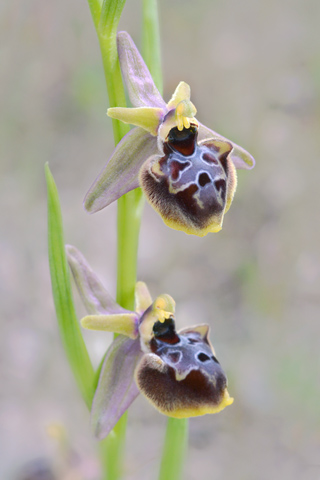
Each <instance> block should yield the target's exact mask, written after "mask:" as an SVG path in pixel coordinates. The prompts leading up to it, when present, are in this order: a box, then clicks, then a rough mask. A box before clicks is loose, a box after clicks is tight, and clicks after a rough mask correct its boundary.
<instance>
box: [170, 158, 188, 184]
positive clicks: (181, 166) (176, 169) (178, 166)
mask: <svg viewBox="0 0 320 480" xmlns="http://www.w3.org/2000/svg"><path fill="white" fill-rule="evenodd" d="M189 165H190V162H184V163H181V162H178V161H177V160H172V162H171V163H170V171H171V178H172V180H173V181H174V182H175V181H176V180H178V178H179V176H180V172H183V170H185V169H186V168H187V167H189Z"/></svg>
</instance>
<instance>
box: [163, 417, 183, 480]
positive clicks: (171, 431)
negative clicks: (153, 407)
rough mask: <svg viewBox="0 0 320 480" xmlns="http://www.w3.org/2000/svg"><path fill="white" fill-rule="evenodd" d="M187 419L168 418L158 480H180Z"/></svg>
mask: <svg viewBox="0 0 320 480" xmlns="http://www.w3.org/2000/svg"><path fill="white" fill-rule="evenodd" d="M187 439H188V419H187V418H182V419H181V418H168V423H167V431H166V438H165V441H164V447H163V454H162V461H161V466H160V473H159V480H180V478H181V477H182V469H183V464H184V459H185V453H186V449H187Z"/></svg>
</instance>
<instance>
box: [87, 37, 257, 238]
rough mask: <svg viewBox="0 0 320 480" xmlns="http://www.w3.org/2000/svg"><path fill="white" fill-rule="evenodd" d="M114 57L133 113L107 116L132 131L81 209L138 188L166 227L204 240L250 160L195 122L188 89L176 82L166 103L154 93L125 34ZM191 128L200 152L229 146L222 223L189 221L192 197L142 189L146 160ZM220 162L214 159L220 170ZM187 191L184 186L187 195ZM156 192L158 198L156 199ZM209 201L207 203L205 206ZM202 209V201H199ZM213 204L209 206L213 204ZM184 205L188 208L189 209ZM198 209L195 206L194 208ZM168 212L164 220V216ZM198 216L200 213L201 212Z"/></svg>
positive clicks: (210, 218)
mask: <svg viewBox="0 0 320 480" xmlns="http://www.w3.org/2000/svg"><path fill="white" fill-rule="evenodd" d="M117 41H118V53H119V60H120V67H121V71H122V76H123V79H124V82H125V84H126V86H127V90H128V93H129V97H130V100H131V103H132V105H133V108H124V107H113V108H109V110H108V112H107V113H108V115H109V116H110V117H112V118H114V119H118V120H120V121H122V122H125V123H129V124H132V125H135V128H134V129H133V130H131V131H130V132H129V133H128V134H127V135H126V136H125V137H124V138H123V139H122V140H121V142H120V143H119V144H118V145H117V147H116V148H115V150H114V152H113V154H112V155H111V157H110V159H109V161H108V163H107V164H106V166H105V167H104V169H103V170H102V172H101V173H100V175H99V176H98V177H97V179H96V180H95V182H94V183H93V185H92V186H91V188H90V190H89V191H88V193H87V195H86V197H85V200H84V207H85V209H86V210H87V211H88V212H89V213H95V212H97V211H99V210H101V209H103V208H104V207H106V206H108V205H109V204H110V203H112V202H113V201H115V200H117V199H118V198H120V197H121V196H122V195H124V194H126V193H127V192H129V191H130V190H133V189H134V188H137V187H138V186H141V187H142V190H143V192H144V194H145V196H146V198H147V200H148V201H149V203H150V204H151V206H152V207H153V208H155V210H156V211H158V213H159V214H160V215H161V217H162V219H163V221H164V223H165V224H167V225H168V226H169V227H171V228H174V229H176V230H182V231H184V232H185V233H188V234H193V235H198V236H204V235H206V234H207V233H209V232H217V231H219V230H221V228H222V223H223V218H224V214H225V213H226V212H227V211H228V209H229V207H230V205H231V202H232V199H233V196H234V192H235V189H236V185H237V182H236V171H235V169H236V168H238V169H239V168H240V169H241V168H242V169H251V168H253V167H254V164H255V161H254V158H253V157H252V156H251V155H250V154H249V153H248V152H247V151H246V150H244V149H243V148H242V147H240V146H239V145H237V144H235V143H234V142H231V141H230V140H228V139H227V138H225V137H223V136H222V135H220V134H218V133H217V132H215V131H213V130H211V129H209V128H207V127H205V126H204V125H203V124H201V123H200V122H199V121H198V120H197V119H196V118H195V114H196V108H195V106H194V105H193V103H192V102H191V100H190V94H191V91H190V87H189V85H188V84H186V83H185V82H180V83H179V84H178V86H177V88H176V90H175V92H174V93H173V95H172V97H171V99H170V100H169V102H168V103H165V101H164V100H163V99H162V97H161V95H160V93H159V91H158V89H157V88H156V86H155V84H154V82H153V80H152V77H151V75H150V72H149V70H148V68H147V66H146V65H145V63H144V61H143V59H142V57H141V55H140V53H139V51H138V50H137V47H136V46H135V44H134V42H133V41H132V39H131V37H130V36H129V35H128V34H127V33H126V32H119V34H118V37H117ZM190 126H194V127H196V128H197V129H198V140H197V145H198V146H199V147H201V146H202V145H203V144H204V143H205V142H211V144H214V143H215V142H225V143H226V144H229V145H232V149H231V151H230V153H229V154H228V159H229V160H228V161H229V165H228V182H227V198H226V204H225V209H224V211H223V212H222V215H221V217H220V216H219V217H217V212H214V211H211V210H209V209H208V211H207V219H206V221H205V222H201V221H199V222H197V221H196V219H195V218H193V220H192V219H191V217H192V214H191V217H190V218H189V213H188V208H189V206H190V205H191V204H194V203H195V202H197V201H198V197H197V194H195V192H193V194H192V195H191V193H190V191H189V192H187V191H186V192H185V193H186V195H185V196H184V197H186V198H188V197H189V196H190V195H191V196H192V198H190V201H189V200H188V201H187V203H186V202H185V200H184V199H183V198H182V195H180V198H178V197H179V196H172V195H171V196H170V195H168V193H170V192H166V191H165V190H164V189H163V188H162V189H160V190H159V189H158V188H156V189H154V188H153V187H152V186H151V188H148V189H146V188H145V184H144V183H143V182H142V181H141V180H142V178H143V177H142V171H144V172H146V168H147V165H149V164H150V159H153V162H154V161H156V160H155V158H156V157H157V156H158V157H159V158H161V156H162V155H163V154H164V146H165V144H166V142H168V141H169V140H168V137H169V133H170V132H171V131H172V130H173V129H174V128H177V129H178V130H179V131H182V130H183V129H185V130H186V131H188V130H189V129H190ZM222 161H224V159H223V158H222V157H221V158H219V155H218V158H217V162H218V163H220V164H221V165H220V166H221V169H223V168H224V166H223V165H222ZM197 176H198V171H195V177H194V179H193V183H194V184H195V183H196V178H197ZM210 178H212V186H213V189H212V193H211V194H210V195H211V197H208V198H209V203H205V204H206V205H210V204H212V199H214V197H217V198H218V197H219V192H218V190H217V189H216V188H215V183H214V180H215V179H214V177H213V176H212V175H210ZM187 187H188V185H186V186H185V188H184V190H186V189H187ZM155 190H156V191H157V193H155ZM210 198H211V200H210ZM201 202H202V203H203V200H201ZM213 203H214V202H213ZM188 205H189V206H188ZM199 205H200V203H199ZM168 211H170V212H171V213H170V215H169V216H168V215H167V213H166V212H168ZM202 213H203V212H202Z"/></svg>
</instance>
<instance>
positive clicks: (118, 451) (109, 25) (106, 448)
mask: <svg viewBox="0 0 320 480" xmlns="http://www.w3.org/2000/svg"><path fill="white" fill-rule="evenodd" d="M88 2H89V6H90V10H91V13H92V17H93V20H94V24H95V27H96V31H97V35H98V39H99V44H100V49H101V54H102V62H103V68H104V74H105V79H106V85H107V90H108V97H109V104H110V107H115V106H117V107H125V106H126V99H125V93H124V88H123V84H122V77H121V70H120V65H119V59H118V51H117V28H118V23H119V20H120V16H121V13H122V10H123V7H124V5H125V0H104V2H103V4H102V7H101V12H100V15H99V19H98V20H97V17H96V16H95V10H94V9H93V8H92V0H88ZM112 123H113V133H114V140H115V144H117V143H119V142H120V140H121V139H122V138H123V137H124V135H125V134H126V133H128V131H129V127H128V126H127V125H125V124H123V123H122V122H119V121H118V120H113V121H112ZM142 202H143V200H142V193H141V191H140V189H137V190H135V191H133V192H129V193H128V194H127V195H124V196H123V197H122V198H120V199H119V200H118V227H117V228H118V252H117V272H118V275H117V302H118V303H119V304H120V305H122V306H123V307H124V308H128V309H131V310H132V309H133V307H134V289H135V284H136V277H137V251H138V237H139V230H140V219H141V213H142ZM126 422H127V415H126V414H124V415H123V416H122V417H121V419H120V420H119V422H118V423H117V425H116V426H115V428H114V429H113V431H112V432H111V433H110V435H109V436H108V437H107V438H106V439H105V440H104V441H103V442H101V444H100V452H101V467H102V475H103V477H102V478H103V480H118V479H119V478H121V476H122V463H123V462H122V453H123V446H124V441H125V431H126Z"/></svg>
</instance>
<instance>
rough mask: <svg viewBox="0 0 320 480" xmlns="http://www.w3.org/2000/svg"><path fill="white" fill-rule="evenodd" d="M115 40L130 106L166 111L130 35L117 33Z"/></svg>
mask: <svg viewBox="0 0 320 480" xmlns="http://www.w3.org/2000/svg"><path fill="white" fill-rule="evenodd" d="M117 39H118V55H119V60H120V66H121V71H122V76H123V79H124V81H125V84H126V86H127V89H128V93H129V97H130V101H131V103H132V105H133V106H134V107H160V108H163V109H164V110H166V103H165V101H164V100H163V98H162V97H161V95H160V93H159V90H158V89H157V87H156V86H155V84H154V81H153V79H152V77H151V74H150V72H149V70H148V67H147V66H146V64H145V63H144V61H143V59H142V57H141V55H140V53H139V51H138V49H137V47H136V46H135V44H134V42H133V40H132V38H131V37H130V35H129V34H128V33H127V32H119V33H118V35H117Z"/></svg>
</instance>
